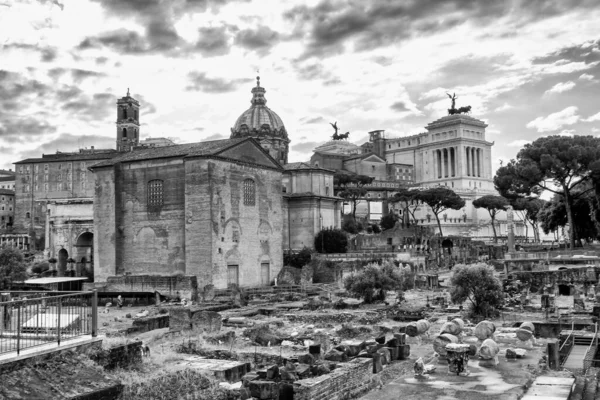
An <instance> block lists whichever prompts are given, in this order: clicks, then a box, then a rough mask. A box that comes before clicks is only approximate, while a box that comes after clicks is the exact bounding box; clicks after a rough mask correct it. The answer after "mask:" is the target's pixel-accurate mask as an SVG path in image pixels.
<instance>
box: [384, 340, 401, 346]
mask: <svg viewBox="0 0 600 400" xmlns="http://www.w3.org/2000/svg"><path fill="white" fill-rule="evenodd" d="M385 345H386V347H398V345H400V341H399V340H398V339H396V338H392V339H390V340H388V341H387V342H386V344H385Z"/></svg>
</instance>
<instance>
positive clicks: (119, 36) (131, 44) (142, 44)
mask: <svg viewBox="0 0 600 400" xmlns="http://www.w3.org/2000/svg"><path fill="white" fill-rule="evenodd" d="M101 47H108V48H110V49H112V50H114V51H116V52H118V53H122V54H141V53H145V52H149V51H150V47H149V44H148V43H147V42H146V40H145V39H144V38H143V37H142V36H141V35H140V34H139V33H137V32H134V31H129V30H127V29H118V30H114V31H109V32H104V33H101V34H100V35H98V36H96V37H86V38H85V39H84V40H82V41H81V42H80V43H79V45H78V46H77V49H79V50H86V49H94V48H101Z"/></svg>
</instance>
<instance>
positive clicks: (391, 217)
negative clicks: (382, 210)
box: [380, 213, 398, 231]
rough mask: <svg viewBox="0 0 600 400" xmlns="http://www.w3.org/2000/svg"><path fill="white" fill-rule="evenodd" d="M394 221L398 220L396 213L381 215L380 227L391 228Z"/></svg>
mask: <svg viewBox="0 0 600 400" xmlns="http://www.w3.org/2000/svg"><path fill="white" fill-rule="evenodd" d="M396 221H398V217H397V216H396V214H393V213H390V214H388V215H384V216H383V217H381V222H380V224H381V229H383V230H384V231H385V230H386V229H392V228H393V227H394V226H396Z"/></svg>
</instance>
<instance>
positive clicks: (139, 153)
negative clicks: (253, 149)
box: [93, 138, 251, 168]
mask: <svg viewBox="0 0 600 400" xmlns="http://www.w3.org/2000/svg"><path fill="white" fill-rule="evenodd" d="M245 140H251V139H249V138H241V139H223V140H211V141H207V142H198V143H187V144H178V145H175V146H165V147H151V148H147V149H141V150H135V151H130V152H127V153H121V154H120V155H118V156H117V157H114V158H111V159H110V160H106V161H102V162H100V163H98V164H95V165H94V166H93V167H94V168H96V167H106V166H110V165H114V164H116V163H119V162H128V161H140V160H153V159H157V158H169V157H189V156H206V155H212V154H215V153H218V152H220V151H222V150H225V149H227V148H228V147H230V146H233V145H235V144H238V143H241V142H243V141H245Z"/></svg>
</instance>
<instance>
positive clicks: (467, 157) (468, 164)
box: [465, 146, 471, 176]
mask: <svg viewBox="0 0 600 400" xmlns="http://www.w3.org/2000/svg"><path fill="white" fill-rule="evenodd" d="M470 152H471V148H470V147H469V146H467V147H465V155H466V157H465V160H466V161H467V176H471V165H470V163H471V157H469V153H470Z"/></svg>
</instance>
